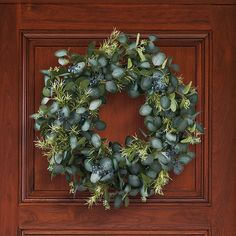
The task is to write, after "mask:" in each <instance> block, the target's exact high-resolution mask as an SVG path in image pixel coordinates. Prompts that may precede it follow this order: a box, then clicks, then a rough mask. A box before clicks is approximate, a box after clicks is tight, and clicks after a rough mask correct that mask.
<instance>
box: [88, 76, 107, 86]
mask: <svg viewBox="0 0 236 236" xmlns="http://www.w3.org/2000/svg"><path fill="white" fill-rule="evenodd" d="M101 80H104V74H103V73H94V74H93V75H92V76H91V77H90V83H89V85H90V86H96V85H97V84H98V83H99V81H101Z"/></svg>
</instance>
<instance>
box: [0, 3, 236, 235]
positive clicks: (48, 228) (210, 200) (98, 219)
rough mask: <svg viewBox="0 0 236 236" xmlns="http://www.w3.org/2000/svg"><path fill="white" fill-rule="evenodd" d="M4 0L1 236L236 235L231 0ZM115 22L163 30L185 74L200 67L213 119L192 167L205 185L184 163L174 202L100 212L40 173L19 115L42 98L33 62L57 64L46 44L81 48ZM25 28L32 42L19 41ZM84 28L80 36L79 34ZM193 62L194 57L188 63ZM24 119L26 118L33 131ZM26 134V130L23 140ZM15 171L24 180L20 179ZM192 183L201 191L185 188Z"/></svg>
mask: <svg viewBox="0 0 236 236" xmlns="http://www.w3.org/2000/svg"><path fill="white" fill-rule="evenodd" d="M6 2H7V3H8V4H6ZM21 3H22V4H21ZM0 4H1V5H0V23H1V24H0V25H1V27H0V68H1V72H2V73H1V77H0V81H1V85H0V97H1V99H0V117H1V136H0V145H1V146H0V163H1V164H0V167H1V179H0V235H1V236H15V235H25V236H26V235H27V236H30V235H61V236H62V235H99V234H102V235H119V234H120V235H145V234H146V235H165V236H167V235H168V236H169V235H172V236H173V235H175V236H176V235H195V236H196V235H211V236H234V235H235V234H236V224H235V221H236V200H235V199H236V182H235V179H236V171H235V169H236V162H235V161H234V156H235V153H236V145H235V143H236V134H235V129H236V126H235V120H236V112H235V109H234V107H235V105H236V104H235V103H236V99H235V89H234V88H235V86H236V80H235V74H236V67H235V65H236V58H235V55H236V43H235V38H236V15H235V12H236V5H235V0H224V1H223V0H207V1H203V0H196V1H193V0H189V1H187V0H177V1H171V0H166V1H162V0H147V1H144V0H137V1H134V0H130V1H125V0H111V1H109V3H108V1H107V0H98V1H95V0H87V1H82V0H77V1H76V0H69V1H65V0H62V1H60V2H59V1H54V0H29V1H28V0H25V1H24V0H23V1H20V0H19V1H14V0H9V1H4V0H0ZM114 26H115V27H117V28H119V29H120V30H123V31H126V32H137V31H139V32H141V33H148V32H151V31H155V32H158V33H160V34H161V33H162V34H163V35H164V36H163V37H162V38H160V41H162V42H165V44H163V45H162V47H163V48H164V47H165V50H169V53H170V54H173V53H174V54H175V52H176V54H175V56H176V57H177V58H178V60H180V62H181V66H182V68H183V71H184V73H190V74H192V73H194V74H195V76H196V78H197V77H199V78H200V80H198V82H197V83H198V84H199V82H200V92H201V93H204V96H201V97H204V98H205V99H204V101H202V103H201V105H200V107H204V109H205V108H206V107H207V110H204V112H203V113H202V117H201V119H203V121H204V122H205V124H208V129H207V130H206V131H207V135H206V136H205V137H206V138H205V139H204V146H205V147H208V148H204V149H201V150H199V151H200V152H201V155H200V156H204V159H203V161H202V162H201V164H196V165H194V163H193V166H196V167H198V168H200V169H195V171H196V173H197V172H199V170H201V171H202V172H201V173H203V175H200V176H202V177H201V178H200V177H198V179H199V182H198V183H199V186H201V188H194V187H193V185H194V184H193V183H191V184H190V182H189V181H190V180H189V179H188V178H187V176H189V175H191V173H192V174H193V172H192V171H193V169H191V168H192V167H188V168H190V169H189V170H188V169H186V172H187V176H186V177H184V179H182V180H181V181H180V185H178V187H180V186H182V187H181V188H182V189H181V191H180V193H177V192H176V189H174V188H175V187H174V186H175V185H174V183H173V186H170V189H171V188H172V190H174V191H173V192H172V194H174V195H172V196H173V199H174V200H173V202H171V191H169V194H170V195H169V199H162V200H159V201H156V200H155V201H154V202H155V203H154V202H152V200H151V201H150V203H149V202H148V203H147V204H140V203H138V202H135V203H134V204H131V206H130V208H128V209H125V208H122V209H120V210H119V211H104V210H103V208H102V207H101V206H97V207H95V208H94V209H93V210H90V211H89V210H87V206H84V205H83V204H81V203H79V202H77V201H75V200H73V199H70V198H68V197H67V193H66V189H65V185H64V184H63V183H62V182H61V180H57V181H58V182H57V183H56V184H55V185H51V184H50V183H49V182H46V180H45V179H46V178H47V177H46V176H43V177H42V176H41V175H40V174H39V173H41V171H42V170H43V168H44V166H43V164H42V163H41V159H40V158H39V157H40V156H39V155H38V154H36V155H35V157H36V158H37V161H35V162H34V163H33V164H34V165H32V163H31V161H32V160H34V159H33V158H32V156H33V155H29V154H27V153H26V152H24V151H23V153H22V152H21V149H22V150H31V151H30V152H31V154H33V153H32V151H34V149H33V148H32V147H33V144H32V143H30V142H29V141H30V140H33V135H34V134H32V133H31V132H32V127H31V126H32V125H31V124H30V122H28V121H27V122H25V123H22V121H21V117H22V114H26V112H29V111H33V110H34V108H35V106H36V105H35V104H36V103H37V102H38V100H37V99H39V98H38V97H37V96H39V95H36V94H37V93H38V91H39V90H40V82H39V80H40V78H39V77H37V78H36V77H34V76H35V75H36V76H38V73H37V72H36V70H38V68H37V65H39V64H40V65H45V66H46V65H47V63H49V64H50V63H52V61H51V59H49V60H48V61H47V57H45V58H42V57H43V55H49V54H50V52H51V51H53V50H54V49H53V48H52V49H50V47H52V46H54V47H60V46H61V45H68V44H71V42H74V43H72V46H74V47H75V49H76V48H78V44H77V43H78V42H81V41H83V40H85V39H89V38H91V37H90V36H91V35H95V36H96V37H98V38H103V37H104V35H105V34H106V35H107V34H108V33H109V32H110V31H111V29H112V28H113V27H114ZM196 31H197V34H198V37H196V35H195V34H194V32H196ZM22 32H24V35H25V37H26V38H28V41H27V40H26V41H25V42H22V41H21V40H20V37H18V36H20V35H21V33H22ZM173 32H174V36H173V38H172V39H171V38H170V37H171V35H173ZM186 32H187V33H188V35H189V38H188V39H187V40H185V41H184V42H182V47H181V45H179V50H175V49H174V48H173V45H174V44H175V42H177V41H179V40H180V39H181V37H182V38H183V34H185V33H186ZM58 34H60V37H58ZM78 34H80V35H83V37H82V38H81V37H80V38H79V40H78ZM63 35H64V36H63ZM68 35H69V36H68ZM89 35H90V36H89ZM190 35H192V36H190ZM88 36H89V37H88ZM68 37H69V38H68ZM167 39H168V40H167ZM21 43H23V45H21ZM184 45H185V46H184ZM18 47H20V50H19V53H18V51H17V48H18ZM23 48H25V49H26V52H25V55H28V59H27V57H25V58H23V59H24V60H25V59H26V61H22V63H19V61H20V60H22V58H19V57H20V55H22V54H21V53H20V52H22V51H21V50H22V49H23ZM34 50H35V51H34ZM50 50H51V51H50ZM81 50H82V49H81ZM18 55H19V56H18ZM186 55H187V56H186ZM184 57H186V59H185V60H186V61H184V60H183V58H184ZM179 58H180V59H179ZM31 59H33V60H36V61H35V62H34V61H31ZM27 60H29V61H27ZM52 60H53V59H52ZM190 62H197V64H195V65H194V66H193V67H191V68H190V67H189V64H188V63H190ZM18 65H19V66H18ZM22 65H27V66H28V68H23V67H22ZM32 69H34V70H35V72H34V71H33V70H32ZM22 74H23V76H22ZM25 76H29V77H28V79H27V81H33V79H32V78H34V80H35V81H36V82H37V83H35V85H37V86H36V87H37V88H36V89H35V88H34V87H32V84H28V85H27V84H23V82H24V81H26V80H23V78H25ZM184 76H185V75H184ZM185 77H186V76H185ZM29 78H31V79H29ZM187 78H190V76H189V75H188V76H187ZM191 79H192V78H191ZM22 85H23V87H22ZM27 86H28V87H27ZM22 89H24V90H23V94H24V92H25V91H26V90H27V91H28V93H27V96H26V100H27V99H28V100H29V98H32V99H33V100H32V101H31V102H29V101H28V102H27V103H26V102H25V100H23V97H22V96H21V94H22ZM30 89H31V90H30ZM19 91H20V93H19ZM124 100H126V99H124ZM124 100H123V101H124ZM114 102H115V101H114ZM29 104H30V107H28V105H29ZM22 105H24V106H23V109H22ZM136 105H138V104H136ZM208 108H210V109H209V110H208ZM206 114H207V115H206ZM107 118H108V120H109V119H110V118H109V116H107ZM27 119H28V117H27ZM23 124H27V125H29V126H28V127H27V129H26V127H24V126H23ZM132 129H135V127H132ZM21 131H23V132H24V135H25V137H26V138H25V139H23V140H21V137H22V136H21ZM107 135H108V134H107ZM120 135H121V134H120ZM120 138H122V135H121V136H120ZM27 140H28V141H27ZM25 141H27V142H25ZM27 152H28V151H27ZM30 152H29V153H30ZM22 154H27V155H28V157H26V156H24V155H22ZM211 154H212V155H211ZM24 158H28V159H27V163H28V164H29V165H30V168H25V163H24V161H23V162H21V160H24ZM35 160H36V159H35ZM39 160H40V161H39ZM206 160H207V161H206ZM35 164H36V165H35ZM34 168H35V170H36V172H35V171H34ZM19 170H20V171H21V172H20V175H18V172H19ZM188 171H189V172H188ZM34 173H36V175H35V174H34ZM29 176H31V177H34V178H32V179H30V178H28V177H29ZM18 177H19V178H21V179H22V180H24V181H20V182H19V181H18ZM26 177H27V178H26ZM210 177H211V178H210ZM21 183H26V185H24V184H23V185H22V186H21ZM176 184H178V182H177V183H176ZM184 184H186V185H184ZM192 187H193V189H191V188H192ZM22 189H23V191H22ZM170 189H169V190H170ZM195 189H197V191H195ZM192 190H193V192H194V191H195V193H197V194H196V195H194V196H190V195H188V194H189V192H191V191H192ZM188 191H189V192H188ZM183 193H184V194H183ZM176 194H177V195H178V194H179V195H178V196H179V197H178V198H177V197H176V196H177V195H176ZM181 194H182V195H181ZM186 194H187V198H188V199H189V202H188V203H186V198H185V197H186ZM184 195H185V197H184ZM196 196H199V199H198V201H199V202H197V197H196ZM53 199H54V200H53ZM22 200H23V201H22ZM168 201H169V202H168ZM194 202H195V203H196V202H197V204H193V203H194ZM17 230H18V234H17Z"/></svg>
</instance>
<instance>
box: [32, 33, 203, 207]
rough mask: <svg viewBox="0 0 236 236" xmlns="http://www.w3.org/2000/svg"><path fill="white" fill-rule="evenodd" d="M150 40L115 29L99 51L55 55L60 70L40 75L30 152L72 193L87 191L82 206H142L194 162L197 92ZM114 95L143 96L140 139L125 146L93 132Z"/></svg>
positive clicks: (197, 131) (91, 46)
mask: <svg viewBox="0 0 236 236" xmlns="http://www.w3.org/2000/svg"><path fill="white" fill-rule="evenodd" d="M156 41H157V37H156V36H153V35H150V36H149V37H148V38H146V39H141V35H140V34H139V33H138V34H137V36H133V35H127V34H124V33H122V32H119V31H118V30H114V31H113V32H112V34H111V35H110V37H108V39H107V40H105V41H104V42H103V43H102V44H101V45H100V46H99V47H98V48H96V47H95V43H94V42H92V43H90V44H89V46H88V50H87V54H86V55H79V54H76V53H73V52H71V51H70V50H66V49H62V50H58V51H56V52H55V56H56V57H57V58H58V63H59V65H58V66H55V67H50V68H49V69H48V70H42V73H43V75H44V88H43V90H42V101H41V105H40V106H39V109H38V112H37V113H36V114H33V115H32V118H34V119H35V129H36V130H37V131H39V132H40V137H39V138H38V140H37V141H36V147H38V148H40V149H42V151H43V153H44V155H46V157H47V159H48V163H49V164H48V170H49V171H50V172H51V174H52V176H55V175H59V174H62V175H65V177H66V180H67V182H68V184H69V186H70V192H71V193H73V194H74V195H76V193H77V192H79V191H89V192H90V194H91V196H90V197H89V199H88V200H87V204H88V206H89V207H91V206H92V205H94V204H97V203H98V202H102V204H103V206H104V207H105V209H110V202H111V201H113V202H114V206H115V207H116V208H118V207H120V206H121V205H122V204H123V203H124V205H125V206H128V204H129V201H130V200H129V199H130V197H134V196H136V195H140V197H141V200H142V201H147V199H148V197H149V196H151V195H153V194H157V195H162V194H163V187H164V186H165V185H166V184H168V182H169V180H170V177H169V172H171V171H173V172H174V173H175V174H180V173H181V172H182V171H183V169H184V165H186V164H187V163H189V162H190V161H191V160H192V159H193V158H194V156H195V154H194V153H193V152H191V151H190V150H189V145H190V144H196V143H199V142H200V134H201V133H203V132H204V130H203V128H202V126H201V125H200V124H199V123H198V122H197V121H196V118H197V115H198V114H199V113H198V112H196V104H197V102H198V93H197V90H196V89H195V88H194V86H193V85H192V82H189V83H188V84H185V83H184V81H183V78H182V77H180V76H179V75H178V73H177V72H176V71H175V69H176V68H178V66H177V65H176V64H173V63H172V59H170V58H168V57H167V56H166V54H165V53H164V52H161V51H160V49H159V48H158V47H157V46H156V45H155V43H156ZM118 92H127V93H128V94H129V96H130V97H131V98H133V99H135V98H137V97H139V96H140V95H143V96H145V102H144V104H142V106H141V107H140V109H139V114H140V115H141V116H143V117H144V123H145V127H146V129H145V130H141V133H142V135H143V137H144V139H142V138H141V137H139V136H137V135H135V136H129V135H130V134H127V137H126V140H125V145H124V146H122V145H121V144H119V143H118V142H109V140H107V139H106V138H102V137H101V136H100V135H99V133H98V131H100V130H104V129H105V128H106V123H105V122H104V121H103V120H101V118H100V115H99V108H100V107H101V106H103V105H104V104H105V103H106V99H107V94H109V93H112V94H115V93H118Z"/></svg>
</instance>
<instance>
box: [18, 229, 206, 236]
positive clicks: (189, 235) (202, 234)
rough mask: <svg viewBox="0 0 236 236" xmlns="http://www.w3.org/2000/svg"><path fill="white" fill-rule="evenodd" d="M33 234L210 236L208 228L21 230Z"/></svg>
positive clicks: (68, 235)
mask: <svg viewBox="0 0 236 236" xmlns="http://www.w3.org/2000/svg"><path fill="white" fill-rule="evenodd" d="M31 235H35V236H36V235H37V236H41V235H42V236H43V235H52V236H56V235H59V236H73V235H82V236H88V235H98V236H101V235H122V236H129V235H137V236H142V235H155V236H183V235H186V236H208V235H209V231H208V230H201V229H200V230H181V229H176V230H152V231H149V230H143V231H142V230H139V231H136V230H133V231H131V230H120V231H105V230H101V231H100V230H99V231H91V230H75V231H74V230H70V231H56V230H53V231H47V230H23V231H21V236H31Z"/></svg>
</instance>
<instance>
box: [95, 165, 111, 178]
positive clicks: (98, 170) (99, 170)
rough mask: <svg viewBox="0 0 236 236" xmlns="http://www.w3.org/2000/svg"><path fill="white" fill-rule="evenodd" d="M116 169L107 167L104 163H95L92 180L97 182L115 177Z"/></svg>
mask: <svg viewBox="0 0 236 236" xmlns="http://www.w3.org/2000/svg"><path fill="white" fill-rule="evenodd" d="M113 175H114V171H113V170H112V169H111V170H108V169H106V168H105V167H104V166H102V165H93V166H92V175H91V178H92V179H91V181H92V182H97V181H99V180H100V181H106V180H109V179H111V178H112V177H113Z"/></svg>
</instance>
